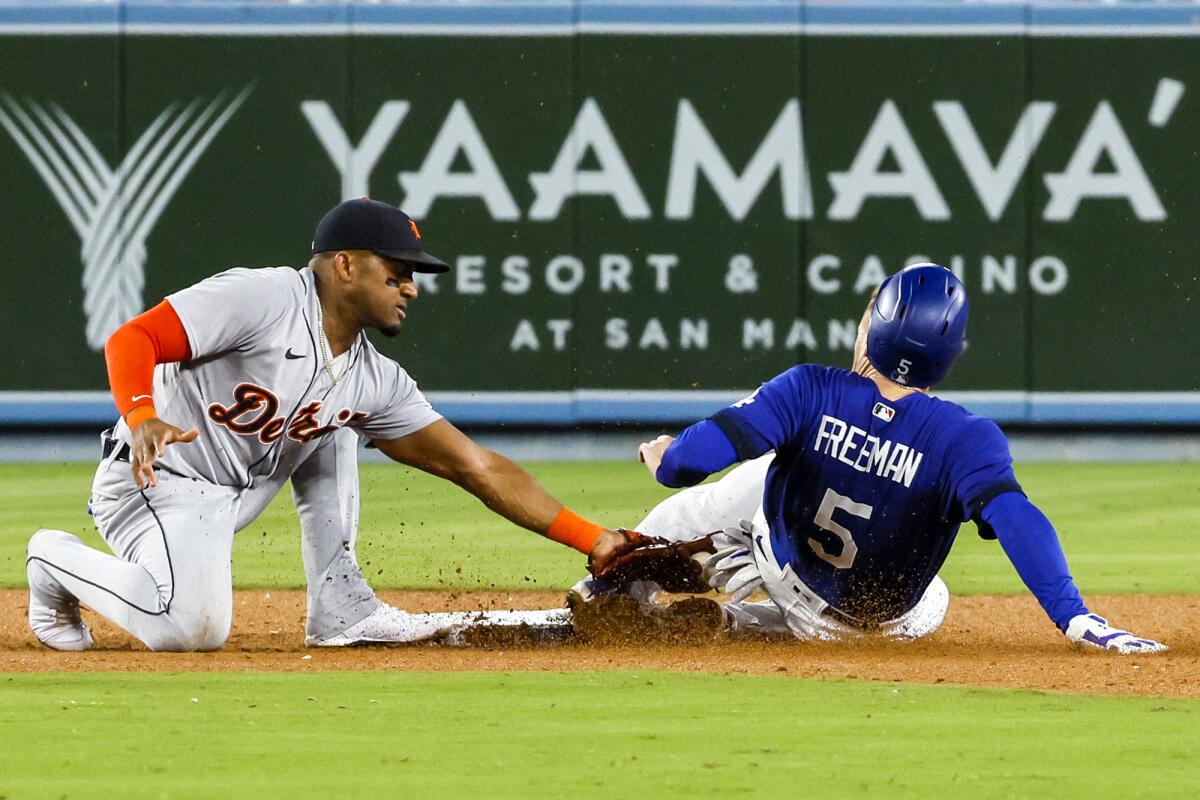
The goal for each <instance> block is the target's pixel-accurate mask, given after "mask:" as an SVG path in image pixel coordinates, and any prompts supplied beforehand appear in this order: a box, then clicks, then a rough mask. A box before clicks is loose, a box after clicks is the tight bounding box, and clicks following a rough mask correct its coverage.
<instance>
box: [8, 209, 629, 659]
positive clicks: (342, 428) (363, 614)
mask: <svg viewBox="0 0 1200 800" xmlns="http://www.w3.org/2000/svg"><path fill="white" fill-rule="evenodd" d="M312 252H313V257H312V259H311V261H310V262H309V265H308V267H306V268H304V269H300V270H296V269H293V268H291V267H276V268H266V269H232V270H229V271H227V272H223V273H221V274H219V275H216V276H214V277H212V278H209V279H207V280H204V281H202V282H200V283H198V284H196V285H194V286H191V287H189V288H186V289H183V290H182V291H179V292H176V293H175V294H172V295H170V296H169V297H168V298H167V299H166V300H164V301H163V302H162V303H161V304H160V305H159V306H157V307H155V308H153V309H151V310H150V311H147V312H146V313H145V314H142V315H141V316H139V317H137V318H135V319H134V320H132V321H130V322H129V323H127V324H126V325H125V326H123V327H122V328H121V329H119V330H118V331H117V332H116V333H114V334H113V336H112V338H111V340H110V341H109V343H108V345H107V347H106V348H105V355H106V360H107V363H108V370H109V380H110V384H111V387H112V390H113V395H114V398H115V399H116V401H117V407H118V410H119V411H120V412H121V414H122V418H121V420H120V421H119V422H118V423H117V425H116V427H115V428H114V429H113V430H111V431H106V432H105V435H104V436H103V454H104V457H103V459H102V461H101V462H100V465H99V468H98V469H97V471H96V476H95V480H94V482H93V485H92V495H91V511H92V513H93V515H94V517H95V520H96V526H97V528H98V529H99V532H100V534H101V536H102V537H103V538H104V540H105V542H107V543H108V545H109V546H110V547H111V548H112V551H113V553H114V554H115V555H109V554H107V553H104V552H101V551H99V550H95V549H93V548H91V547H88V546H86V545H85V544H83V542H82V541H80V540H79V538H78V537H76V536H73V535H72V534H70V533H67V532H64V531H57V530H40V531H38V532H37V533H36V534H34V536H33V537H32V538H31V539H30V542H29V550H28V561H27V571H28V578H29V592H30V599H29V624H30V627H31V628H32V629H33V632H34V634H35V635H36V636H37V638H38V639H39V640H40V641H41V642H43V643H44V644H46V645H48V646H50V647H53V648H55V649H59V650H85V649H87V648H88V647H90V646H91V645H92V636H91V633H90V631H89V630H88V628H87V626H86V625H85V624H84V623H83V622H82V620H81V618H80V614H79V604H80V602H82V603H84V604H86V605H87V606H89V607H90V608H91V609H93V610H94V611H96V612H97V613H99V614H100V615H102V616H104V617H106V618H107V619H109V620H111V621H113V622H114V623H116V624H117V625H119V626H120V627H122V628H124V629H125V630H127V631H129V632H130V633H131V634H133V635H134V636H135V637H137V638H138V639H140V640H141V641H142V642H144V643H145V644H146V645H147V646H149V647H150V648H151V649H153V650H165V651H189V650H211V649H215V648H218V647H220V646H221V645H222V644H223V643H224V642H225V640H226V638H227V637H228V635H229V630H230V625H231V621H232V612H233V602H232V578H231V569H230V560H231V554H232V547H233V537H234V533H235V532H236V531H238V530H240V529H241V528H243V527H245V526H246V525H248V524H249V523H250V522H251V521H252V520H253V519H254V518H255V517H256V516H257V515H258V514H259V513H260V512H261V511H262V510H263V509H264V508H265V507H266V505H267V504H268V503H269V502H270V501H271V499H272V498H273V497H274V496H275V495H276V493H277V492H278V491H279V489H280V488H281V487H282V486H283V484H284V483H285V482H286V481H287V480H289V479H290V480H291V481H292V491H293V496H294V500H295V504H296V508H297V511H298V513H299V517H300V524H301V530H302V537H303V544H304V546H303V548H302V552H303V558H304V566H305V571H306V573H307V576H308V579H309V593H308V600H309V613H308V623H307V638H306V642H307V643H308V644H317V645H345V644H353V643H356V642H362V641H418V640H422V639H426V638H430V637H432V636H434V635H436V634H438V633H439V632H440V631H441V630H443V629H444V628H445V626H446V625H447V623H448V622H450V621H453V619H454V618H455V617H454V615H437V614H433V615H429V614H424V615H410V614H406V613H404V612H402V611H399V610H397V609H394V608H392V607H390V606H387V605H385V604H383V603H381V602H380V601H379V600H378V599H377V598H376V597H375V595H374V592H373V591H372V590H371V588H370V587H369V586H368V585H367V583H366V581H365V579H364V578H363V576H362V573H361V572H360V570H359V569H358V565H357V563H356V562H355V558H354V541H355V535H356V532H357V525H358V502H359V500H358V491H359V490H358V472H357V455H356V449H357V445H358V440H359V437H362V438H365V439H367V440H369V441H371V442H373V443H374V444H375V446H377V447H378V448H379V449H380V450H381V451H382V452H383V453H385V454H386V455H388V456H389V457H390V458H392V459H394V460H396V461H398V462H400V463H403V464H407V465H410V466H413V467H416V468H419V469H422V470H424V471H426V472H429V473H432V474H434V475H437V476H439V477H442V478H446V479H448V480H451V481H453V482H454V483H456V484H458V485H459V486H461V487H463V488H464V489H466V490H467V491H469V492H471V493H472V494H474V495H475V496H476V497H478V498H479V499H480V500H481V501H483V503H485V504H486V505H487V507H488V508H490V509H491V510H493V511H495V512H496V513H498V514H501V515H503V516H504V517H506V518H507V519H509V520H511V521H512V522H514V523H516V524H518V525H521V526H523V527H525V528H528V529H530V530H533V531H535V532H537V533H541V534H544V535H546V536H548V537H549V538H551V539H554V540H556V541H559V542H562V543H565V544H568V545H571V546H574V547H576V548H577V549H579V550H581V551H582V552H584V553H587V554H588V555H589V557H590V558H591V559H592V560H593V561H594V562H600V563H602V562H603V561H605V560H606V559H607V558H609V557H611V556H612V554H613V553H614V552H616V551H617V550H618V549H619V548H620V547H621V544H622V543H623V542H624V541H625V540H624V538H623V536H622V534H618V533H616V532H614V531H609V530H607V529H605V528H603V527H602V526H599V525H596V524H595V523H591V522H588V521H587V520H584V519H582V518H580V517H578V516H576V515H575V514H573V513H572V512H571V511H569V510H568V509H566V508H564V507H563V506H562V504H561V503H559V502H558V501H557V500H555V499H554V498H553V497H552V496H551V495H550V494H549V493H547V492H546V491H545V489H543V488H542V487H541V486H540V485H539V484H538V483H537V481H536V480H535V479H534V478H533V477H532V476H530V475H529V474H528V473H526V472H525V471H524V470H522V469H521V468H520V467H518V466H517V465H516V464H514V463H512V462H511V461H509V460H508V459H506V458H504V457H503V456H501V455H499V454H497V453H494V452H491V451H489V450H486V449H484V448H482V447H480V446H479V445H477V444H475V443H474V442H473V441H472V440H471V439H470V438H468V437H467V436H466V435H464V434H463V433H462V432H460V431H459V430H458V429H457V428H455V427H454V426H453V425H451V424H450V423H449V422H448V421H447V420H445V419H443V418H442V417H441V415H440V414H438V413H437V412H436V411H435V410H434V409H433V408H432V407H431V406H430V404H429V403H428V401H426V399H425V397H424V396H423V395H422V394H421V391H420V390H419V389H418V388H417V385H416V383H415V382H414V381H413V379H412V378H411V377H409V375H408V374H407V373H406V372H405V371H404V369H402V368H401V367H400V365H399V364H397V363H396V362H395V361H393V360H391V359H389V358H386V357H384V356H382V355H381V354H380V353H379V352H378V351H377V350H376V349H375V348H374V347H373V346H372V345H371V343H370V342H369V341H368V339H367V337H366V335H365V334H364V329H366V328H374V329H377V330H379V331H381V332H382V333H384V334H385V335H389V336H391V335H395V334H396V333H398V332H399V330H400V328H401V326H402V324H403V321H404V319H405V317H406V315H407V313H408V311H409V308H408V306H409V303H411V301H413V300H414V299H416V297H417V287H416V285H415V284H414V282H413V273H414V272H417V271H423V272H435V273H439V272H446V271H447V270H448V269H449V267H448V266H447V265H446V264H444V263H443V262H442V261H440V260H438V259H437V258H435V257H433V256H432V255H430V254H429V253H427V252H426V251H425V250H424V249H423V247H422V245H421V237H420V231H419V230H418V229H417V226H416V224H415V223H414V222H413V221H412V220H411V219H409V217H408V216H407V215H405V214H404V212H402V211H400V210H399V209H396V208H394V207H392V206H389V205H387V204H384V203H380V202H377V201H373V200H367V199H365V198H364V199H362V200H351V201H347V202H345V203H342V204H340V205H338V206H336V207H335V208H333V209H332V210H330V211H329V212H328V213H327V214H326V215H325V216H324V217H323V218H322V220H321V222H320V224H319V225H318V227H317V231H316V235H315V237H314V240H313V244H312Z"/></svg>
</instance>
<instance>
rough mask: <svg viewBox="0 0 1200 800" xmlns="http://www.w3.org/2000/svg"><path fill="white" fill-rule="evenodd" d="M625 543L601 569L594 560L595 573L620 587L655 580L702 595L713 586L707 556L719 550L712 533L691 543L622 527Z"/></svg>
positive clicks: (591, 566)
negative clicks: (707, 576)
mask: <svg viewBox="0 0 1200 800" xmlns="http://www.w3.org/2000/svg"><path fill="white" fill-rule="evenodd" d="M617 532H618V533H620V534H621V535H622V536H624V537H625V544H624V545H622V546H621V547H620V548H618V549H617V551H616V553H615V554H614V555H612V556H611V557H609V558H607V559H605V561H604V564H603V566H602V567H600V568H597V567H596V566H595V565H594V564H592V563H591V562H590V561H589V562H588V570H589V571H591V573H592V575H593V576H595V577H596V578H599V579H601V580H604V581H608V582H609V583H611V584H612V585H613V586H614V588H616V589H618V590H620V589H623V588H625V587H626V586H628V585H629V584H631V583H633V582H634V581H653V582H655V583H657V584H658V585H659V586H660V587H662V589H663V591H666V592H679V593H687V594H702V593H704V592H707V591H709V590H711V589H712V587H711V586H709V585H708V583H707V581H705V580H704V577H703V573H704V562H705V561H707V560H708V559H707V557H706V556H707V555H708V554H710V553H715V552H716V547H715V546H714V545H713V542H712V535H711V534H710V535H708V536H703V537H701V538H699V539H693V540H692V541H690V542H669V541H667V540H666V539H660V538H658V537H657V536H646V535H645V534H642V533H638V532H637V531H631V530H626V529H625V528H618V529H617Z"/></svg>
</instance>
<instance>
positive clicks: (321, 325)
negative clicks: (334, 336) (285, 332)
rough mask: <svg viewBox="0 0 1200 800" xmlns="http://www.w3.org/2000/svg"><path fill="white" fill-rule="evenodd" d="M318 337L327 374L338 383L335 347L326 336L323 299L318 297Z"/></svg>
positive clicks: (335, 383) (332, 380)
mask: <svg viewBox="0 0 1200 800" xmlns="http://www.w3.org/2000/svg"><path fill="white" fill-rule="evenodd" d="M317 333H318V336H317V339H318V340H319V341H320V343H321V362H322V366H323V367H324V368H325V374H326V375H328V376H329V380H330V381H331V382H332V383H333V384H334V385H337V382H338V379H337V376H336V375H334V374H333V354H332V350H333V347H332V346H331V345H330V344H329V339H327V338H326V336H325V315H324V314H323V313H322V311H321V299H320V298H317Z"/></svg>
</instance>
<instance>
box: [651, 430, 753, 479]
mask: <svg viewBox="0 0 1200 800" xmlns="http://www.w3.org/2000/svg"><path fill="white" fill-rule="evenodd" d="M737 460H738V458H737V453H736V452H735V451H734V448H733V443H732V442H730V441H729V439H728V437H726V436H725V434H724V433H722V431H721V429H720V428H719V427H718V426H717V424H716V423H714V422H713V421H712V420H711V419H705V420H701V421H700V422H697V423H696V424H695V425H693V426H691V427H690V428H688V429H687V430H685V431H684V432H683V433H681V434H679V437H678V438H677V439H675V441H673V442H671V446H670V447H668V448H667V451H666V452H665V453H663V460H662V463H661V464H659V465H658V471H657V472H655V473H654V477H655V479H656V480H657V481H658V482H659V483H661V484H662V485H663V486H670V487H671V488H673V489H678V488H680V487H682V486H694V485H696V484H697V483H699V482H700V481H702V480H704V479H705V478H707V477H708V476H709V475H712V474H713V473H714V472H720V471H721V470H723V469H725V468H726V467H728V466H729V465H730V464H732V463H733V462H735V461H737Z"/></svg>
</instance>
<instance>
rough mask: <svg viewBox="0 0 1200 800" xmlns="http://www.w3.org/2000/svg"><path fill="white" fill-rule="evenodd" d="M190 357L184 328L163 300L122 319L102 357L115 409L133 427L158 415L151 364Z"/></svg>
mask: <svg viewBox="0 0 1200 800" xmlns="http://www.w3.org/2000/svg"><path fill="white" fill-rule="evenodd" d="M191 357H192V349H191V346H190V345H189V344H188V338H187V331H186V330H184V327H183V323H182V322H181V321H180V319H179V315H178V314H176V313H175V309H174V308H172V307H171V304H170V303H168V302H167V301H166V300H163V301H162V302H161V303H159V304H158V305H156V306H155V307H154V308H152V309H150V310H149V311H146V312H145V313H143V314H140V315H139V316H136V317H134V318H133V319H131V320H129V322H126V323H125V324H124V325H122V326H121V327H119V328H117V330H116V331H115V332H114V333H113V335H112V336H110V337H109V338H108V342H107V343H106V344H105V345H104V360H105V361H106V362H107V364H108V385H109V388H111V389H112V395H113V400H115V401H116V404H117V411H119V412H121V416H122V417H124V418H125V422H126V423H127V424H128V425H129V429H130V430H133V429H134V428H136V427H137V426H138V425H139V424H141V423H142V422H143V421H145V420H147V419H150V418H152V417H155V416H158V414H157V412H156V411H155V410H154V366H155V365H156V364H170V363H172V362H175V361H186V360H187V359H189V358H191Z"/></svg>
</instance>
